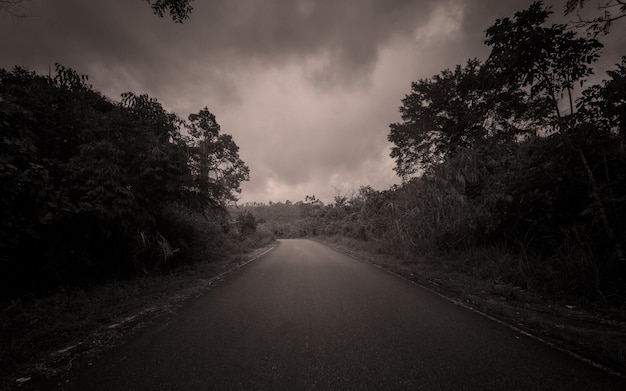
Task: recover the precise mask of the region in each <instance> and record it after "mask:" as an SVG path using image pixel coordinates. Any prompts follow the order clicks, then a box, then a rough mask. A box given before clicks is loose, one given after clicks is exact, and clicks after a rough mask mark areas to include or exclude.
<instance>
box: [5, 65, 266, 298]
mask: <svg viewBox="0 0 626 391" xmlns="http://www.w3.org/2000/svg"><path fill="white" fill-rule="evenodd" d="M0 128H1V129H2V137H1V138H0V188H1V189H2V191H1V192H0V214H1V215H0V237H2V240H1V241H0V263H1V266H0V267H1V269H2V274H1V275H2V277H1V281H0V285H1V286H2V291H1V295H2V297H4V298H6V297H13V296H16V295H19V294H22V293H24V292H32V291H40V292H41V291H44V290H46V289H48V288H52V287H55V286H58V285H66V284H71V285H76V284H81V285H82V284H90V283H94V282H97V281H102V280H106V279H111V278H125V277H129V276H133V275H136V274H138V273H140V274H146V273H153V272H158V271H160V270H165V269H168V268H170V267H172V266H174V265H176V264H180V263H186V262H195V261H197V260H204V259H212V258H214V257H215V256H217V255H219V254H220V252H223V251H227V250H228V249H229V246H230V247H232V246H235V245H236V242H237V241H239V240H241V238H242V236H250V235H253V234H254V233H252V232H249V231H248V230H247V228H246V227H247V226H245V227H243V226H242V227H243V229H242V227H240V226H239V225H237V224H238V223H237V221H235V220H233V219H231V217H230V215H229V214H228V213H227V211H226V208H225V206H226V204H227V203H229V202H231V201H233V200H234V199H235V196H236V194H237V193H238V192H239V185H240V183H241V182H242V181H245V180H247V179H248V175H249V174H248V172H249V171H248V167H246V166H245V164H244V162H243V161H242V160H241V159H240V158H239V154H238V147H237V145H236V144H235V142H234V141H233V139H232V137H231V136H230V135H227V134H222V133H221V132H220V126H219V124H218V123H217V121H216V119H215V116H214V115H213V114H211V113H210V112H209V111H208V109H206V108H204V109H202V110H200V111H199V112H198V113H197V114H192V115H190V116H189V119H188V121H184V120H182V119H180V118H178V117H177V116H176V115H175V114H172V113H169V112H167V111H166V110H164V109H163V107H162V106H161V104H160V103H158V102H157V101H156V100H155V99H152V98H149V97H148V96H146V95H135V94H133V93H126V94H123V95H122V100H121V101H120V102H114V101H112V100H110V99H108V98H106V97H104V96H103V95H102V94H100V93H99V92H97V91H95V90H94V89H93V88H92V87H91V86H90V85H89V84H88V83H87V78H86V77H85V76H81V75H79V74H78V73H77V72H76V71H74V70H71V69H67V68H64V67H63V66H61V65H57V67H56V73H55V75H50V76H43V75H38V74H36V73H34V72H30V71H28V70H25V69H22V68H15V69H13V70H10V71H8V70H0ZM240 223H241V224H244V225H245V223H246V222H245V221H241V222H240ZM237 245H238V244H237Z"/></svg>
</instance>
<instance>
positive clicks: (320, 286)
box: [64, 240, 626, 390]
mask: <svg viewBox="0 0 626 391" xmlns="http://www.w3.org/2000/svg"><path fill="white" fill-rule="evenodd" d="M64 389H73V390H542V389H545V390H585V389H594V390H612V389H621V390H626V385H625V384H624V382H623V380H622V379H620V378H618V377H614V376H612V375H609V374H607V373H604V372H603V371H601V370H599V369H596V368H594V367H591V366H589V365H587V364H585V363H583V362H580V361H578V360H576V359H574V358H572V357H570V356H568V355H567V354H564V353H562V352H559V351H556V350H554V349H552V348H550V347H548V346H546V345H544V344H542V343H540V342H537V341H535V340H533V339H530V338H528V337H526V336H524V335H521V334H519V333H517V332H515V331H514V330H511V329H509V328H507V327H505V326H503V325H501V324H498V323H496V322H493V321H491V320H489V319H487V318H485V317H483V316H481V315H479V314H476V313H474V312H472V311H470V310H468V309H466V308H463V307H461V306H458V305H454V304H452V303H451V302H449V301H447V300H445V299H443V298H441V297H439V296H437V295H435V294H433V293H431V292H429V291H427V290H425V289H423V288H421V287H419V286H417V285H415V284H413V283H411V282H408V281H405V280H403V279H401V278H398V277H396V276H394V275H392V274H389V273H386V272H384V271H382V270H380V269H377V268H375V267H373V266H371V265H369V264H367V263H364V262H360V261H358V260H355V259H353V258H350V257H348V256H346V255H343V254H340V253H338V252H336V251H334V250H332V249H330V248H328V247H325V246H324V245H322V244H319V243H317V242H313V241H309V240H281V241H280V244H279V245H278V246H277V248H275V249H274V250H273V251H271V252H269V253H268V254H266V255H264V256H263V257H261V258H260V259H258V260H257V261H255V262H252V263H250V264H248V265H247V266H245V267H243V268H241V270H240V271H239V272H238V273H236V274H234V275H232V276H231V277H229V278H228V279H227V280H226V281H224V282H223V283H221V284H220V285H219V286H218V287H216V288H215V289H212V290H211V291H209V292H208V293H207V294H205V295H204V296H202V297H201V298H199V299H197V300H196V301H194V302H192V303H190V304H188V305H186V306H185V307H184V308H183V309H182V310H180V312H179V313H178V314H177V315H176V316H175V317H173V318H172V319H171V320H169V321H168V322H165V323H164V324H157V325H152V326H149V327H147V328H146V329H144V330H141V331H140V332H139V333H137V335H135V336H133V337H132V338H131V339H130V340H129V341H128V342H127V343H125V344H124V345H122V346H119V347H117V348H114V349H113V350H112V351H111V352H109V353H107V354H104V355H103V356H102V357H100V359H98V360H96V361H95V362H94V363H93V365H91V366H89V367H87V366H82V368H80V370H77V371H76V373H75V374H73V375H72V376H71V377H70V381H69V382H68V383H66V384H65V386H64Z"/></svg>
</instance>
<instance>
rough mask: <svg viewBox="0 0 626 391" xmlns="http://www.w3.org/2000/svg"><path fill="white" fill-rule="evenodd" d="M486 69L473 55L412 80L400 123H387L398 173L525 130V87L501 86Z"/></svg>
mask: <svg viewBox="0 0 626 391" xmlns="http://www.w3.org/2000/svg"><path fill="white" fill-rule="evenodd" d="M490 72H491V70H490V69H489V68H486V67H485V66H484V65H483V64H482V63H481V62H480V61H478V60H476V59H473V60H469V61H468V62H467V64H466V66H465V67H462V66H460V65H457V67H456V68H455V69H454V70H449V69H446V70H444V71H443V72H441V73H440V74H439V75H435V76H433V77H432V78H431V79H422V80H419V81H418V82H414V83H412V84H411V93H410V94H409V95H407V96H406V97H405V98H404V99H403V100H402V106H401V107H400V113H401V114H402V120H403V122H401V123H394V124H391V125H390V132H389V136H388V139H389V141H390V142H392V143H393V144H394V147H393V148H392V151H391V157H393V158H395V159H396V167H395V168H394V169H395V171H396V173H397V174H398V175H399V176H401V177H403V178H404V179H407V178H409V177H411V176H412V175H414V174H416V173H417V172H419V171H420V170H427V169H430V168H432V167H433V166H434V165H436V164H439V163H442V162H444V161H445V160H447V159H448V158H450V157H452V156H454V154H455V153H456V151H457V150H459V149H462V148H471V147H475V146H477V145H480V144H483V143H485V142H486V141H488V140H489V141H492V142H499V141H503V140H510V139H513V138H515V137H517V136H519V135H520V134H525V133H526V132H527V131H528V129H529V128H530V126H529V124H530V123H531V122H532V115H531V114H532V113H530V112H529V111H527V110H524V109H523V107H524V105H525V100H526V94H525V92H524V91H523V90H520V89H506V88H502V86H503V85H502V84H498V83H495V80H494V78H493V77H492V75H491V74H490Z"/></svg>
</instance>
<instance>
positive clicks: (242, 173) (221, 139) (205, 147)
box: [187, 107, 250, 206]
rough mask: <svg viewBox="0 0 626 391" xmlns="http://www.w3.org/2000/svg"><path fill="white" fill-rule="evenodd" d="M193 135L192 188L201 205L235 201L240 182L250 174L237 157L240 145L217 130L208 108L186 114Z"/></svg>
mask: <svg viewBox="0 0 626 391" xmlns="http://www.w3.org/2000/svg"><path fill="white" fill-rule="evenodd" d="M187 127H188V130H189V134H190V135H191V136H192V138H193V139H192V141H191V143H192V144H191V145H192V153H191V157H190V164H191V168H192V172H193V175H194V178H195V179H194V188H193V189H194V191H195V192H196V194H197V196H198V199H199V200H200V202H201V205H214V206H217V205H223V204H224V203H226V202H228V201H235V200H236V199H237V193H239V192H240V191H241V189H240V187H239V186H240V184H241V182H243V181H247V180H249V178H250V170H249V169H248V167H247V166H246V165H245V164H244V162H243V160H241V159H240V158H239V147H238V146H237V144H235V142H234V141H233V138H232V136H231V135H229V134H220V125H219V124H218V123H217V120H216V119H215V115H213V114H212V113H211V112H210V111H209V110H208V108H206V107H205V108H204V109H202V110H200V111H199V112H198V113H197V114H191V115H190V116H189V124H188V125H187Z"/></svg>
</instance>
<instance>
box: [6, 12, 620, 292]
mask: <svg viewBox="0 0 626 391" xmlns="http://www.w3.org/2000/svg"><path fill="white" fill-rule="evenodd" d="M178 3H179V2H171V4H178ZM150 4H152V7H153V11H154V12H155V13H157V14H158V15H160V16H163V14H164V13H168V12H170V13H171V15H172V18H173V19H174V21H177V22H181V23H182V22H183V21H184V20H185V19H186V18H187V17H188V16H189V13H190V12H191V8H190V6H189V2H188V1H183V2H180V4H179V5H180V7H179V8H173V9H172V8H171V7H172V5H171V4H170V2H167V1H166V2H160V1H157V2H152V3H150ZM607 4H613V3H610V2H609V3H607ZM619 4H621V3H618V5H619ZM586 5H587V4H586V2H585V1H584V0H583V1H581V0H570V1H568V2H567V5H566V12H567V13H568V14H572V13H575V12H576V11H577V10H579V9H581V7H584V6H586ZM608 11H613V12H615V11H617V14H615V13H614V14H611V13H609V12H608ZM552 14H553V11H552V10H551V9H550V8H549V7H546V6H544V4H543V3H542V2H535V3H533V4H532V5H531V6H530V7H529V8H528V9H526V10H523V11H519V12H517V13H516V14H515V15H514V16H512V17H506V18H502V19H498V20H496V21H495V23H494V24H493V25H491V26H490V27H489V28H487V30H486V37H485V44H486V45H487V47H488V48H489V49H490V54H489V56H488V57H487V58H486V59H482V60H481V59H477V58H472V59H468V60H467V62H466V63H465V64H460V65H457V66H456V67H454V68H453V69H446V70H443V71H441V72H440V73H439V74H436V75H434V76H432V77H431V78H427V79H421V80H418V81H416V82H413V83H412V84H411V86H410V92H409V93H408V94H407V95H406V96H405V98H404V99H403V100H402V101H401V106H400V114H401V118H402V120H401V121H400V122H397V123H393V124H391V125H390V127H389V129H388V140H389V142H390V145H391V157H392V158H393V159H395V171H396V173H397V175H398V176H399V177H400V178H401V179H402V183H401V184H400V185H397V186H394V187H392V188H390V189H387V190H375V189H373V188H372V187H370V186H362V187H361V188H360V189H358V190H353V191H352V192H351V193H349V194H342V193H341V192H339V191H338V192H337V195H336V196H335V199H334V202H332V203H329V204H324V203H323V202H321V201H320V200H319V199H317V198H316V197H315V196H306V198H305V199H304V200H303V201H298V202H295V203H292V202H289V201H287V202H285V203H282V202H277V203H273V202H271V203H269V204H259V203H248V204H244V205H239V206H238V205H237V203H236V201H237V195H238V194H239V192H240V185H241V183H242V182H243V181H246V180H248V179H249V169H248V167H247V166H246V165H245V163H244V162H243V161H242V160H241V159H240V157H239V152H238V146H237V144H236V143H235V141H234V140H233V138H232V137H231V136H230V135H228V134H225V133H222V132H221V129H220V125H219V124H218V122H217V120H216V117H215V115H214V114H213V113H211V112H210V111H209V110H208V108H203V109H201V110H199V111H198V112H197V113H196V114H191V115H189V117H188V118H187V119H182V118H180V117H179V116H178V115H176V114H175V113H171V112H168V111H167V110H166V109H164V108H163V106H162V105H161V104H160V103H159V102H158V101H157V100H156V99H155V98H153V97H149V96H147V95H137V94H134V93H131V92H129V93H125V94H122V96H121V99H120V100H119V101H115V100H113V99H111V98H108V97H106V96H104V95H102V94H101V93H100V92H98V91H97V90H96V89H94V88H93V86H91V85H90V84H89V82H88V77H87V76H86V75H81V74H79V73H78V72H77V71H75V70H73V69H70V68H66V67H64V66H63V65H61V64H57V65H56V67H55V69H54V71H52V70H51V71H50V72H49V73H48V74H46V75H43V74H37V73H35V72H32V71H30V70H28V69H25V68H21V67H15V68H13V69H11V70H0V127H1V128H2V137H1V138H0V159H1V160H0V188H1V189H2V192H1V193H0V205H1V208H0V213H1V214H2V215H1V216H0V235H1V237H2V241H0V265H1V267H2V277H0V278H1V281H0V283H1V284H0V286H2V288H1V291H0V297H1V298H2V299H10V298H12V297H19V296H20V295H23V294H26V293H29V292H40V293H41V292H46V291H49V290H52V289H54V288H55V287H59V286H89V285H92V284H97V283H100V282H104V281H108V280H112V279H113V280H115V279H126V278H131V277H134V276H138V275H150V274H158V273H161V272H163V271H167V270H171V269H173V268H175V267H176V266H178V265H183V264H193V263H196V262H199V261H203V260H209V261H210V260H212V259H217V258H219V257H221V256H222V255H224V254H226V253H228V252H229V251H232V249H233V248H239V247H241V246H242V245H243V246H248V247H251V248H252V247H255V246H258V245H260V244H267V243H269V242H271V241H272V240H273V238H274V237H278V238H288V237H307V236H330V237H332V236H343V237H348V238H352V239H354V240H355V241H358V242H359V243H361V244H362V245H364V246H366V247H367V248H369V249H372V250H373V251H376V252H381V253H388V254H393V255H397V256H400V257H403V258H404V259H408V260H411V259H418V258H419V259H432V260H433V262H446V260H447V259H448V260H449V259H462V260H464V261H463V266H462V268H463V269H464V270H467V271H468V272H470V273H473V274H475V275H478V276H480V277H481V278H485V279H489V280H497V281H504V282H506V283H509V284H512V285H515V286H520V287H524V288H526V289H532V290H538V291H543V292H551V293H566V294H572V295H578V296H581V297H585V298H588V299H591V300H594V301H597V302H602V303H613V302H620V303H621V302H624V301H625V300H626V292H625V291H624V286H625V285H624V281H625V278H626V255H625V253H624V251H625V246H626V232H625V230H624V219H625V218H626V215H625V214H626V196H625V194H626V170H624V167H625V163H626V151H625V148H626V146H625V136H626V106H625V103H626V57H624V58H622V60H621V62H620V63H618V64H615V66H614V67H613V69H612V70H610V71H609V72H607V74H606V75H599V77H600V78H602V79H604V80H603V81H601V82H594V83H595V84H594V83H591V82H590V80H591V79H592V80H598V75H594V65H595V64H596V63H597V61H598V60H599V59H600V58H601V54H602V47H603V45H602V43H601V40H602V39H603V38H604V37H608V36H610V28H611V26H612V23H614V22H617V21H618V19H620V18H621V17H622V16H624V14H626V9H624V7H617V8H615V5H613V8H606V12H605V13H604V14H603V16H600V17H598V18H597V19H593V20H582V19H581V20H579V24H578V25H574V26H570V25H566V24H551V22H550V17H551V15H552ZM176 15H178V16H176ZM242 243H243V244H242Z"/></svg>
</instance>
